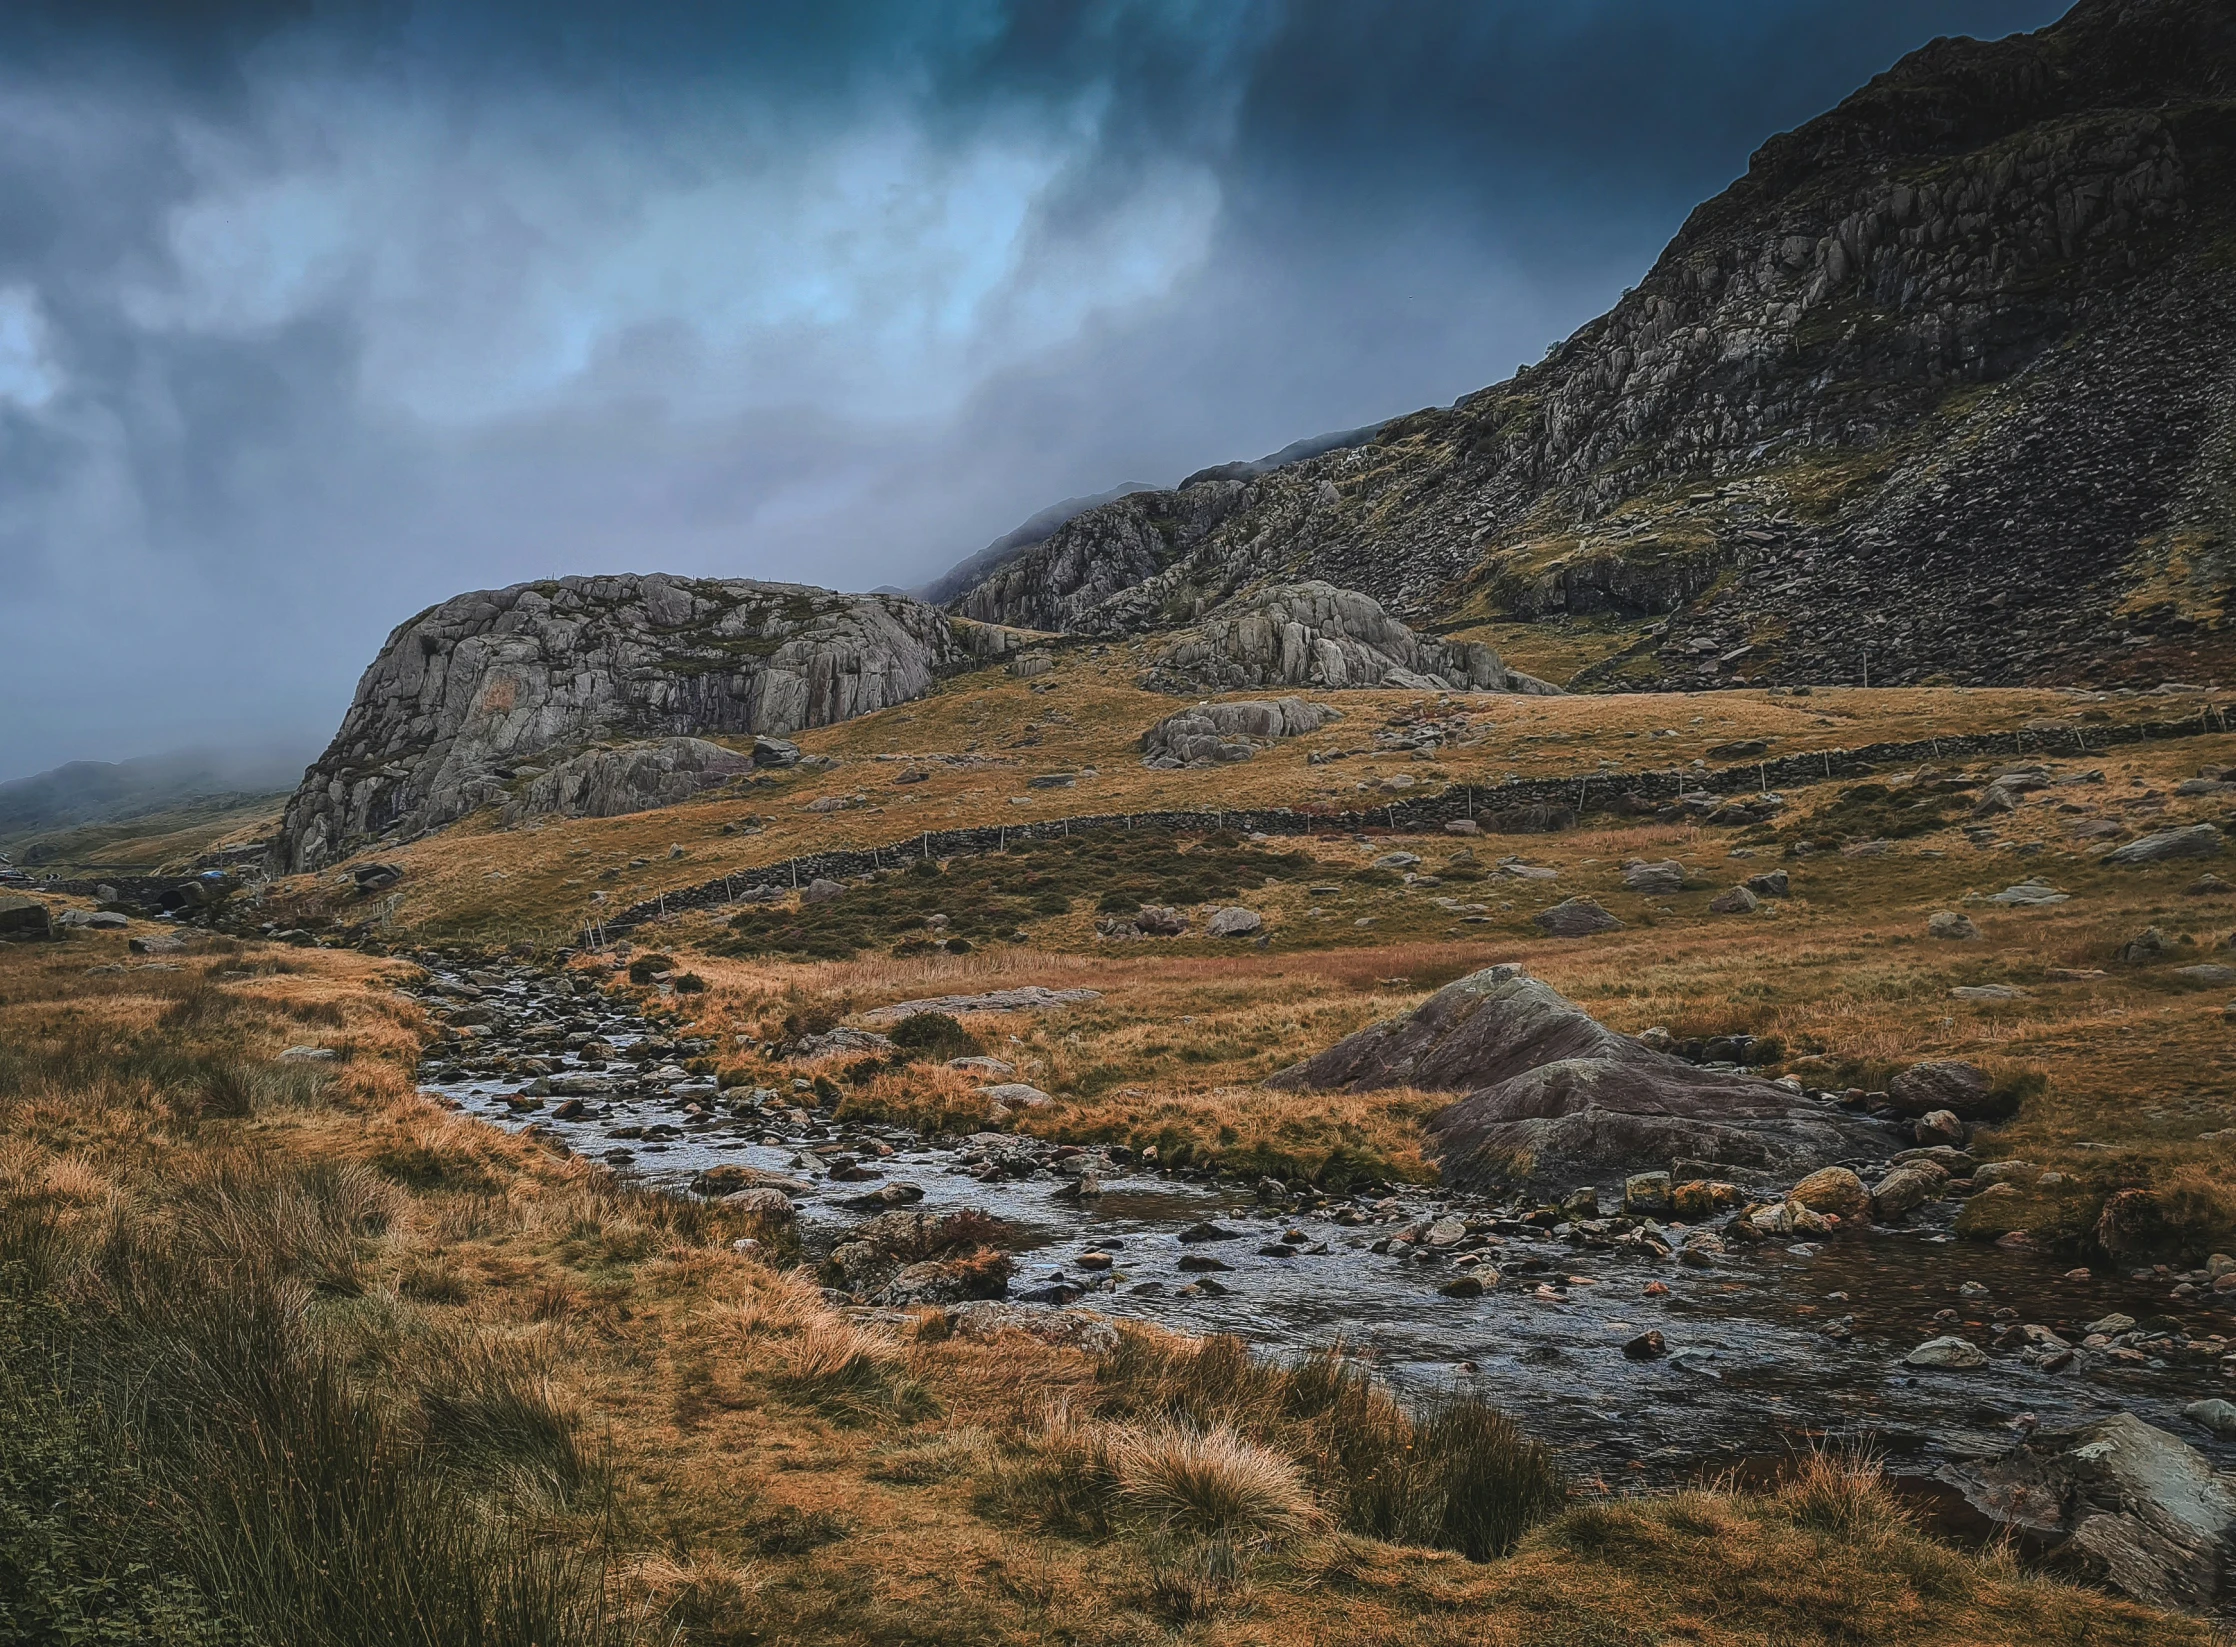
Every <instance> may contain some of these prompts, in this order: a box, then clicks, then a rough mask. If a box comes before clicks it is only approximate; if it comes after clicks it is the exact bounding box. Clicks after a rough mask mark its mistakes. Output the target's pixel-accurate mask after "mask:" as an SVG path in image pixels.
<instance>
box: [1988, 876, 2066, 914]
mask: <svg viewBox="0 0 2236 1647" xmlns="http://www.w3.org/2000/svg"><path fill="white" fill-rule="evenodd" d="M2072 897H2073V895H2072V894H2071V893H2070V892H2060V891H2059V890H2058V889H2057V888H2056V887H2054V886H2052V885H2050V883H2049V882H2047V881H2045V880H2040V879H2036V880H2031V881H2021V882H2019V883H2018V885H2016V886H2007V887H2005V888H2004V889H2003V890H2002V891H2001V892H1991V893H1989V894H1988V898H1987V901H1988V902H1989V903H1991V904H2000V905H2002V906H2003V907H2005V908H2007V909H2045V908H2048V907H2049V906H2050V905H2052V904H2062V903H2069V902H2071V901H2072Z"/></svg>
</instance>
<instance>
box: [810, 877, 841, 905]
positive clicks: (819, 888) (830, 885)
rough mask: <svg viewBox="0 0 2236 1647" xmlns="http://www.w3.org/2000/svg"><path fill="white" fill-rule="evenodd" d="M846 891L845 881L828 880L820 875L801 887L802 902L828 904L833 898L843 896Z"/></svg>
mask: <svg viewBox="0 0 2236 1647" xmlns="http://www.w3.org/2000/svg"><path fill="white" fill-rule="evenodd" d="M845 893H846V884H845V883H844V882H843V881H826V880H825V879H823V877H822V876H820V875H818V876H816V877H815V879H813V880H811V881H809V882H808V883H807V885H806V886H804V887H802V888H800V902H801V903H803V904H827V903H829V902H830V901H831V900H832V899H833V898H838V897H843V896H844V895H845Z"/></svg>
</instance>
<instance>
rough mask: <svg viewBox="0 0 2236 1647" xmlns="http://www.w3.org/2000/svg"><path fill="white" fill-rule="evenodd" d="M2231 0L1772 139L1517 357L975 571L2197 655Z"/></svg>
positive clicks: (1658, 666) (2227, 353)
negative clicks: (1443, 399) (1637, 275)
mask: <svg viewBox="0 0 2236 1647" xmlns="http://www.w3.org/2000/svg"><path fill="white" fill-rule="evenodd" d="M2232 160H2236V11H2232V9H2231V8H2230V7H2229V6H2228V5H2227V4H2225V3H2224V0H2082V3H2081V4H2080V5H2077V6H2076V7H2074V9H2073V10H2072V11H2071V12H2070V13H2068V14H2067V15H2066V16H2065V17H2064V18H2063V19H2061V20H2060V21H2059V22H2058V23H2057V24H2055V25H2053V26H2052V27H2050V28H2048V29H2045V30H2042V31H2041V32H2039V33H2037V34H2033V35H2025V36H2014V37H2012V38H2010V39H2008V40H2002V41H1995V42H1980V41H1973V40H1939V41H1935V42H1934V43H1933V44H1931V45H1929V46H1927V47H1925V48H1924V49H1922V50H1920V51H1918V52H1915V53H1913V54H1912V55H1911V56H1909V57H1908V58H1906V59H1904V60H1903V61H1902V62H1901V63H1900V64H1898V65H1897V66H1896V67H1895V68H1893V69H1891V70H1889V71H1888V72H1887V73H1886V74H1884V75H1881V76H1879V77H1878V78H1877V79H1875V80H1874V81H1872V82H1871V83H1870V84H1869V85H1868V86H1866V87H1864V88H1863V89H1862V90H1861V91H1859V92H1857V93H1856V94H1855V95H1854V96H1852V97H1850V98H1849V99H1847V100H1846V101H1845V102H1843V103H1842V104H1841V105H1840V106H1839V107H1838V108H1836V109H1834V110H1833V111H1831V112H1830V113H1828V114H1826V115H1824V116H1821V117H1820V118H1818V119H1816V120H1813V121H1811V122H1809V123H1808V124H1807V125H1805V126H1803V127H1801V128H1799V129H1798V130H1796V131H1793V132H1789V133H1785V134H1783V135H1780V136H1778V137H1774V138H1772V139H1771V140H1770V141H1769V142H1767V143H1765V144H1764V145H1763V147H1762V148H1761V149H1760V150H1759V151H1758V152H1757V153H1756V154H1755V156H1754V157H1753V159H1752V161H1751V163H1750V165H1749V167H1748V171H1747V174H1746V176H1744V177H1743V178H1741V179H1740V180H1739V181H1738V182H1736V183H1734V184H1733V185H1732V186H1731V187H1730V188H1729V189H1727V190H1726V191H1725V192H1724V193H1723V194H1721V195H1719V196H1718V197H1716V198H1715V199H1714V200H1711V201H1709V202H1707V203H1706V204H1704V205H1702V206H1701V207H1699V208H1698V209H1697V210H1696V211H1695V212H1694V213H1693V214H1692V216H1691V218H1690V219H1689V220H1688V221H1687V222H1686V224H1685V225H1684V227H1683V228H1682V230H1680V232H1679V233H1678V235H1677V237H1676V238H1675V239H1674V240H1673V241H1672V242H1671V243H1670V245H1669V247H1668V248H1667V249H1666V250H1665V251H1664V252H1663V254H1662V256H1661V257H1660V259H1659V260H1658V261H1657V262H1656V263H1655V265H1654V266H1653V268H1652V269H1651V270H1650V271H1649V272H1648V273H1647V274H1646V276H1645V277H1644V278H1643V279H1642V280H1641V281H1640V283H1639V284H1638V286H1637V287H1636V288H1635V289H1633V290H1632V291H1631V292H1629V293H1627V294H1626V295H1625V296H1624V298H1623V299H1622V301H1621V302H1620V303H1618V304H1617V305H1616V306H1615V308H1614V309H1613V310H1611V311H1610V312H1609V313H1608V314H1606V315H1604V316H1602V317H1601V318H1600V319H1598V320H1596V321H1593V322H1592V323H1591V324H1589V325H1587V326H1586V327H1584V328H1583V329H1582V330H1581V331H1579V332H1578V333H1576V335H1575V336H1573V337H1571V338H1570V339H1568V340H1567V342H1565V343H1563V344H1561V345H1560V346H1558V347H1557V348H1556V349H1554V350H1553V351H1552V352H1551V354H1550V355H1549V356H1548V357H1547V358H1546V360H1545V361H1544V362H1542V363H1541V364H1539V365H1537V366H1535V367H1531V368H1529V369H1527V370H1525V371H1523V372H1521V373H1518V374H1517V375H1516V376H1515V377H1514V378H1512V379H1510V380H1509V381H1507V382H1504V383H1501V384H1498V385H1496V386H1494V387H1492V388H1489V389H1485V390H1483V391H1481V392H1479V393H1477V394H1474V395H1471V396H1468V397H1466V398H1464V399H1463V400H1461V401H1460V402H1459V403H1458V404H1456V405H1455V406H1453V407H1451V408H1449V409H1445V410H1430V411H1424V412H1420V413H1417V414H1414V415H1413V416H1411V417H1407V418H1401V419H1398V420H1395V421H1394V422H1392V423H1389V424H1386V425H1384V426H1383V427H1382V428H1381V429H1380V431H1379V432H1378V433H1377V434H1376V435H1375V436H1374V438H1373V440H1372V442H1371V443H1370V444H1368V445H1365V446H1361V447H1357V448H1353V449H1349V450H1344V451H1340V452H1335V453H1331V454H1328V455H1326V456H1323V457H1319V458H1315V459H1312V460H1309V461H1306V462H1303V463H1299V464H1293V465H1290V466H1288V467H1285V468H1281V469H1278V470H1275V471H1273V472H1270V473H1265V474H1259V475H1245V476H1230V475H1222V474H1220V473H1219V472H1217V471H1210V472H1207V473H1206V475H1204V476H1202V477H1192V480H1193V483H1192V484H1187V485H1183V486H1182V487H1180V488H1178V489H1176V490H1173V491H1168V492H1144V493H1138V494H1135V495H1132V496H1129V497H1126V498H1122V499H1120V500H1117V501H1116V502H1113V503H1111V504H1108V505H1105V506H1104V507H1102V508H1099V509H1095V510H1091V511H1089V512H1087V513H1085V514H1083V515H1080V516H1078V517H1077V518H1075V519H1073V520H1072V521H1070V522H1069V523H1068V524H1067V525H1065V526H1064V527H1063V528H1061V529H1060V530H1058V531H1057V532H1055V533H1054V534H1052V535H1051V536H1050V537H1049V538H1048V539H1047V541H1046V542H1044V543H1043V544H1041V545H1040V546H1038V547H1037V548H1035V549H1033V550H1032V551H1030V552H1029V553H1027V554H1026V555H1024V556H1023V557H1021V558H1019V559H1018V560H1016V561H1014V562H1012V563H1011V564H1010V565H1008V566H1006V567H1004V568H1002V569H1000V570H998V571H996V572H995V573H994V574H992V575H991V576H989V577H986V578H984V579H982V580H981V581H979V582H978V583H977V584H976V585H975V586H974V587H973V588H971V589H969V590H968V591H967V592H965V593H963V594H962V595H960V596H959V597H958V598H957V599H956V600H955V601H954V603H953V605H954V609H955V610H956V611H958V612H961V613H965V614H967V615H970V616H973V617H978V618H982V619H986V620H992V621H1000V622H1011V623H1028V624H1033V625H1037V626H1042V627H1061V628H1065V629H1071V630H1076V631H1081V632H1086V633H1098V634H1108V633H1120V632H1135V631H1141V630H1145V629H1151V628H1157V627H1163V626H1166V625H1169V624H1170V623H1172V622H1174V621H1176V620H1185V619H1188V618H1192V617H1195V616H1200V615H1201V614H1202V613H1203V612H1204V611H1205V610H1207V609H1210V608H1214V607H1216V606H1217V605H1218V604H1219V603H1220V602H1222V601H1225V600H1228V599H1231V598H1233V597H1234V596H1235V595H1236V594H1237V593H1238V592H1240V591H1243V590H1246V589H1248V588H1251V587H1252V586H1254V585H1258V584H1262V583H1264V582H1266V581H1269V580H1283V581H1295V580H1298V579H1302V578H1318V579H1324V580H1326V581H1328V582H1330V583H1334V584H1337V585H1340V586H1343V587H1345V588H1351V589H1358V590H1363V591H1365V592H1366V593H1368V594H1371V595H1373V596H1375V597H1376V598H1377V599H1379V600H1380V601H1382V602H1383V603H1384V604H1385V605H1386V606H1388V607H1390V608H1391V609H1392V610H1393V611H1395V612H1397V613H1399V614H1400V615H1402V616H1405V617H1407V618H1409V619H1411V620H1413V621H1415V622H1420V621H1423V620H1442V621H1443V622H1444V623H1445V624H1447V625H1460V624H1464V623H1467V622H1470V621H1478V620H1484V619H1491V618H1509V619H1515V618H1518V619H1549V618H1550V619H1558V618H1563V617H1569V616H1575V615H1582V614H1607V615H1610V616H1613V617H1628V618H1633V619H1641V620H1643V619H1646V618H1658V619H1661V620H1662V621H1660V622H1657V623H1654V624H1653V625H1652V626H1651V627H1648V626H1647V625H1645V624H1644V623H1641V624H1640V626H1639V627H1640V634H1639V636H1638V644H1637V645H1636V646H1635V647H1634V648H1633V650H1632V651H1631V652H1630V653H1629V654H1628V655H1626V656H1624V657H1620V658H1617V659H1614V660H1611V661H1610V663H1608V664H1607V665H1605V666H1602V668H1601V670H1600V672H1599V678H1600V679H1601V680H1602V681H1603V682H1607V683H1617V684H1638V685H1647V684H1659V685H1718V684H1728V683H1731V682H1735V681H1744V680H1750V679H1752V680H1757V681H1777V680H1795V681H1801V680H1840V681H1855V680H1859V679H1861V678H1863V675H1864V672H1865V671H1866V670H1868V672H1869V678H1870V679H1871V680H1872V681H1874V682H1886V683H1894V682H1910V681H1923V680H1928V679H1949V680H1954V681H1988V680H2059V679H2069V678H2076V677H2085V676H2103V675H2106V674H2108V673H2117V672H2119V671H2121V670H2122V669H2125V670H2127V671H2128V672H2131V673H2132V672H2137V671H2145V670H2155V671H2157V672H2161V673H2166V672H2171V673H2174V674H2183V673H2185V672H2189V671H2195V670H2198V669H2202V668H2204V667H2208V666H2209V665H2210V663H2211V660H2212V659H2213V658H2215V657H2217V655H2218V649H2219V648H2220V647H2221V646H2222V644H2223V643H2222V641H2221V638H2220V636H2221V625H2222V620H2223V602H2224V599H2225V595H2226V591H2227V587H2228V584H2229V581H2230V578H2231V576H2232V575H2236V567H2232V565H2231V562H2230V558H2229V557H2230V547H2229V546H2230V541H2231V540H2230V533H2231V530H2232V527H2236V485H2232V479H2231V467H2230V466H2231V462H2232V459H2236V393H2232V379H2231V371H2230V368H2231V364H2232V361H2231V351H2232V348H2236V314H2232V312H2231V310H2232V304H2236V291H2232V290H2231V287H2232V282H2231V279H2230V276H2231V273H2232V271H2236V212H2232V210H2231V207H2232V202H2236V164H2232Z"/></svg>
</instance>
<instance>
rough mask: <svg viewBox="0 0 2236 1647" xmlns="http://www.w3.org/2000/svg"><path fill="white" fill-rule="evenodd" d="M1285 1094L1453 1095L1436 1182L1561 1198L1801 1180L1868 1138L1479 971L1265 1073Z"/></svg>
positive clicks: (1512, 971) (1551, 995)
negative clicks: (1724, 1179)
mask: <svg viewBox="0 0 2236 1647" xmlns="http://www.w3.org/2000/svg"><path fill="white" fill-rule="evenodd" d="M1267 1084H1268V1085H1269V1086H1273V1087H1277V1088H1280V1089H1283V1090H1287V1091H1296V1092H1372V1091H1379V1090H1383V1089H1387V1088H1391V1087H1419V1088H1424V1089H1427V1090H1429V1091H1441V1092H1461V1093H1464V1094H1465V1095H1466V1096H1464V1097H1462V1098H1461V1099H1460V1100H1459V1101H1458V1102H1456V1103H1454V1104H1452V1105H1450V1106H1449V1107H1447V1108H1445V1109H1443V1110H1440V1111H1439V1112H1437V1113H1436V1114H1435V1115H1433V1116H1431V1117H1430V1118H1429V1122H1428V1126H1429V1130H1430V1132H1431V1134H1432V1135H1433V1136H1434V1137H1435V1139H1436V1141H1437V1147H1438V1152H1439V1155H1440V1158H1441V1160H1442V1162H1443V1168H1444V1179H1445V1182H1447V1183H1449V1184H1454V1185H1461V1186H1472V1185H1476V1184H1496V1183H1505V1182H1515V1181H1526V1182H1528V1183H1531V1184H1532V1185H1540V1186H1545V1187H1556V1188H1570V1187H1574V1186H1576V1185H1580V1184H1593V1183H1604V1182H1607V1181H1609V1180H1610V1179H1620V1178H1624V1177H1628V1176H1630V1175H1632V1174H1636V1173H1643V1172H1650V1171H1666V1170H1668V1169H1669V1167H1670V1164H1671V1163H1672V1162H1673V1161H1676V1160H1679V1159H1685V1160H1692V1161H1706V1162H1720V1163H1728V1164H1729V1165H1732V1166H1736V1167H1741V1168H1748V1169H1753V1170H1756V1171H1767V1172H1794V1173H1797V1174H1798V1173H1801V1172H1807V1171H1810V1170H1812V1169H1814V1168H1816V1167H1819V1166H1821V1165H1824V1164H1826V1163H1827V1162H1829V1161H1831V1160H1835V1159H1839V1158H1841V1157H1844V1156H1849V1155H1854V1154H1859V1153H1868V1152H1869V1151H1870V1150H1871V1149H1872V1148H1873V1147H1875V1140H1876V1135H1875V1134H1870V1133H1867V1132H1866V1130H1865V1124H1864V1123H1861V1122H1857V1121H1855V1120H1853V1119H1852V1118H1849V1117H1847V1116H1844V1115H1843V1114H1841V1112H1839V1111H1838V1110H1835V1109H1833V1108H1831V1107H1830V1106H1828V1105H1821V1104H1814V1103H1811V1102H1810V1101H1809V1100H1807V1099H1805V1098H1803V1097H1802V1096H1801V1095H1799V1094H1797V1093H1795V1092H1793V1091H1791V1090H1789V1089H1788V1088H1785V1087H1782V1086H1779V1085H1777V1084H1776V1083H1774V1082H1770V1081H1762V1080H1757V1079H1755V1078H1754V1077H1752V1076H1747V1075H1742V1074H1738V1073H1736V1072H1729V1071H1725V1072H1718V1071H1714V1070H1706V1069H1700V1068H1696V1067H1695V1066H1694V1065H1692V1064H1688V1063H1686V1062H1685V1061H1684V1060H1683V1059H1680V1058H1675V1057H1672V1056H1670V1055H1668V1054H1666V1053H1662V1052H1656V1051H1654V1050H1652V1049H1651V1048H1648V1047H1646V1046H1643V1045H1641V1044H1640V1043H1639V1042H1637V1041H1635V1040H1633V1039H1631V1038H1630V1037H1629V1036H1625V1035H1617V1034H1615V1033H1614V1032H1613V1031H1612V1030H1609V1029H1607V1028H1605V1027H1604V1026H1602V1025H1601V1024H1600V1023H1598V1022H1597V1021H1596V1020H1594V1019H1593V1018H1592V1017H1591V1016H1590V1015H1589V1014H1588V1013H1586V1012H1584V1011H1583V1010H1582V1009H1581V1008H1580V1007H1578V1006H1576V1005H1575V1004H1574V1003H1573V1002H1571V1001H1569V1000H1567V999H1565V998H1564V997H1563V996H1561V995H1560V994H1559V993H1558V992H1557V991H1555V990H1553V989H1552V988H1551V987H1549V986H1548V985H1546V984H1543V983H1540V982H1538V981H1537V980H1536V979H1533V978H1531V977H1529V976H1528V975H1527V974H1526V973H1525V972H1524V971H1523V969H1522V968H1521V967H1519V966H1516V965H1512V964H1507V965H1502V966H1494V967H1486V968H1485V969H1483V970H1482V971H1480V972H1476V973H1473V974H1471V975H1469V976H1468V977H1465V978H1462V979H1460V980H1459V981H1458V982H1457V983H1453V984H1447V985H1446V986H1445V987H1444V988H1443V989H1440V990H1438V991H1437V992H1436V993H1435V994H1434V995H1432V996H1430V997H1429V999H1428V1000H1426V1001H1424V1002H1423V1003H1422V1004H1421V1005H1420V1006H1419V1007H1417V1008H1415V1009H1414V1010H1413V1011H1412V1012H1409V1013H1407V1014H1406V1015H1405V1016H1403V1017H1401V1018H1395V1019H1391V1020H1390V1021H1388V1022H1386V1023H1381V1024H1377V1025H1375V1026H1373V1027H1372V1028H1370V1029H1365V1030H1361V1031H1360V1032H1359V1033H1358V1034H1356V1035H1353V1036H1350V1037H1348V1038H1347V1039H1345V1040H1342V1041H1339V1042H1337V1043H1336V1044H1335V1045H1334V1046H1332V1047H1330V1048H1329V1049H1328V1050H1327V1051H1325V1052H1323V1053H1320V1054H1319V1055H1318V1056H1317V1057H1314V1058H1311V1059H1308V1060H1306V1061H1305V1062H1304V1063H1301V1064H1297V1065H1294V1066H1293V1067H1291V1068H1289V1069H1286V1070H1283V1071H1282V1072H1281V1073H1280V1074H1278V1075H1276V1076H1274V1077H1273V1078H1272V1079H1271V1080H1270V1081H1269V1082H1268V1083H1267Z"/></svg>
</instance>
